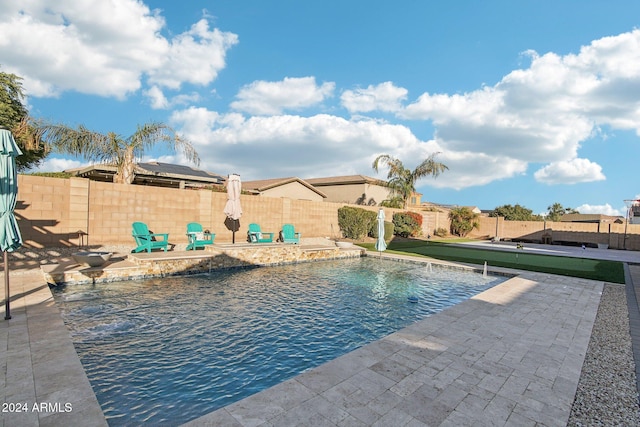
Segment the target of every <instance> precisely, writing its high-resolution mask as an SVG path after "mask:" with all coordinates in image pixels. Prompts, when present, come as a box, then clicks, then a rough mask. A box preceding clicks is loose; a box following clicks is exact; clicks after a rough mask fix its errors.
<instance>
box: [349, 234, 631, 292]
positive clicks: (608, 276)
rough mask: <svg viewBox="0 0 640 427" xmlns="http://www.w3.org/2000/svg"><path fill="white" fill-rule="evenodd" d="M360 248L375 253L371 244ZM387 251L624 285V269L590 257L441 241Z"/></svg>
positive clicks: (397, 244) (391, 247)
mask: <svg viewBox="0 0 640 427" xmlns="http://www.w3.org/2000/svg"><path fill="white" fill-rule="evenodd" d="M359 245H360V246H362V247H364V248H367V249H368V250H375V245H374V244H373V243H363V244H359ZM387 252H391V253H398V254H403V255H419V256H420V255H422V256H427V257H430V258H436V259H441V260H446V261H458V262H465V263H469V264H479V265H484V263H485V262H486V263H487V264H488V265H490V266H496V267H505V268H514V269H519V270H529V271H538V272H542V273H550V274H559V275H562V276H572V277H580V278H583V279H592V280H602V281H605V282H611V283H622V284H624V283H625V282H624V267H623V264H622V262H619V261H606V260H597V259H590V258H574V257H565V256H553V255H541V254H532V253H527V252H526V249H525V250H519V251H515V252H508V251H499V250H495V251H493V250H485V249H478V248H463V247H459V246H454V245H448V244H446V243H441V242H425V241H406V242H404V241H403V242H393V241H392V242H391V243H389V245H388V246H387Z"/></svg>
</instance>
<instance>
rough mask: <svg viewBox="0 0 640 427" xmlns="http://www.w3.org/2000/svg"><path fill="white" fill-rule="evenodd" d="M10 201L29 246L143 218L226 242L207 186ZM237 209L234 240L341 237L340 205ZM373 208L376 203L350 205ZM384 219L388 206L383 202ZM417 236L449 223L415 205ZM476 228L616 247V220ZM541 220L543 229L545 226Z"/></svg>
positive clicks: (245, 205)
mask: <svg viewBox="0 0 640 427" xmlns="http://www.w3.org/2000/svg"><path fill="white" fill-rule="evenodd" d="M18 186H19V187H18V202H17V206H16V210H15V214H16V218H17V220H18V225H19V227H20V231H21V233H22V238H23V241H24V246H26V247H30V248H43V247H65V246H94V247H95V246H102V245H109V244H114V245H132V246H133V239H132V237H131V223H133V222H135V221H142V222H145V223H146V224H147V225H148V226H149V229H150V230H151V231H153V232H156V233H169V241H170V242H171V243H173V244H176V245H181V244H185V245H186V243H187V238H186V235H185V231H186V225H187V223H189V222H199V223H200V224H202V226H203V227H204V228H205V229H209V230H211V232H212V233H215V234H216V238H215V241H216V242H219V243H227V242H231V240H232V231H231V228H232V224H230V223H229V222H228V221H225V220H226V217H225V215H224V213H223V210H224V206H225V204H226V202H227V195H226V193H218V192H212V191H210V190H189V189H173V188H162V187H148V186H140V185H124V184H114V183H108V182H98V181H90V180H88V179H85V178H69V179H62V178H50V177H40V176H32V175H18ZM240 203H241V205H242V210H243V215H242V218H241V219H240V221H239V229H238V230H237V231H236V242H244V241H246V232H247V228H248V225H249V224H250V223H252V222H255V223H258V224H260V226H261V227H262V230H263V231H266V232H269V231H271V232H276V233H277V232H278V231H279V230H280V228H281V227H282V225H283V224H287V223H290V224H294V225H295V227H296V230H298V231H300V232H301V233H302V236H303V238H304V237H329V238H337V237H341V234H340V230H339V227H338V209H339V208H340V207H342V206H344V205H345V204H344V203H330V202H314V201H307V200H293V199H288V198H271V197H260V196H249V195H242V196H240ZM354 206H355V205H354ZM358 207H361V208H364V209H369V210H373V211H376V212H377V211H378V207H376V206H358ZM384 210H385V214H386V218H387V220H388V221H391V218H392V216H393V213H394V212H398V211H401V210H398V209H388V208H385V209H384ZM420 213H421V214H422V215H423V227H422V228H423V234H424V235H425V236H427V235H433V231H434V230H435V229H437V228H446V229H449V219H448V217H447V214H446V213H443V212H428V211H420ZM479 222H480V227H479V229H477V230H474V232H473V233H472V234H471V235H470V237H493V236H499V237H501V238H509V239H527V240H542V237H543V235H549V236H550V237H551V238H552V240H553V241H575V242H584V243H606V244H608V245H609V247H611V248H623V247H625V246H624V240H625V239H624V236H625V234H624V228H625V225H624V224H611V226H610V228H609V226H608V225H599V224H576V223H552V222H546V223H543V222H528V221H504V219H503V218H486V217H481V218H479ZM545 225H546V230H545V228H544V227H545ZM626 235H627V239H626V249H634V250H640V225H634V224H629V225H628V227H627V234H626Z"/></svg>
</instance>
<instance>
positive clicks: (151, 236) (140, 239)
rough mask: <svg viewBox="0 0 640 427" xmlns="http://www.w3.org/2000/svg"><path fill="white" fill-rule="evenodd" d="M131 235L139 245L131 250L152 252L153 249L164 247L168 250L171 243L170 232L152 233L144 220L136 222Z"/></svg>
mask: <svg viewBox="0 0 640 427" xmlns="http://www.w3.org/2000/svg"><path fill="white" fill-rule="evenodd" d="M131 235H132V236H133V239H134V240H135V241H136V245H138V246H137V247H136V248H135V249H134V250H132V251H131V252H142V251H147V252H151V251H152V250H153V249H164V251H165V252H167V245H168V244H169V233H150V232H149V228H148V227H147V224H145V223H144V222H134V223H133V225H132V231H131Z"/></svg>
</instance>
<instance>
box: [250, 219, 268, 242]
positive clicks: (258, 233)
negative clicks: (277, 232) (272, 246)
mask: <svg viewBox="0 0 640 427" xmlns="http://www.w3.org/2000/svg"><path fill="white" fill-rule="evenodd" d="M273 234H274V233H265V232H263V231H262V230H260V225H258V224H253V223H252V224H249V231H248V232H247V239H248V240H249V242H251V243H270V242H273Z"/></svg>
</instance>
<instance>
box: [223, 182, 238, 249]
mask: <svg viewBox="0 0 640 427" xmlns="http://www.w3.org/2000/svg"><path fill="white" fill-rule="evenodd" d="M241 192H242V182H241V181H240V175H238V174H231V175H229V177H228V179H227V204H226V205H225V206H224V214H225V215H226V216H227V218H229V219H231V220H233V240H232V241H233V243H235V242H236V230H237V228H238V227H237V221H238V220H239V219H240V217H242V206H240V193H241Z"/></svg>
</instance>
